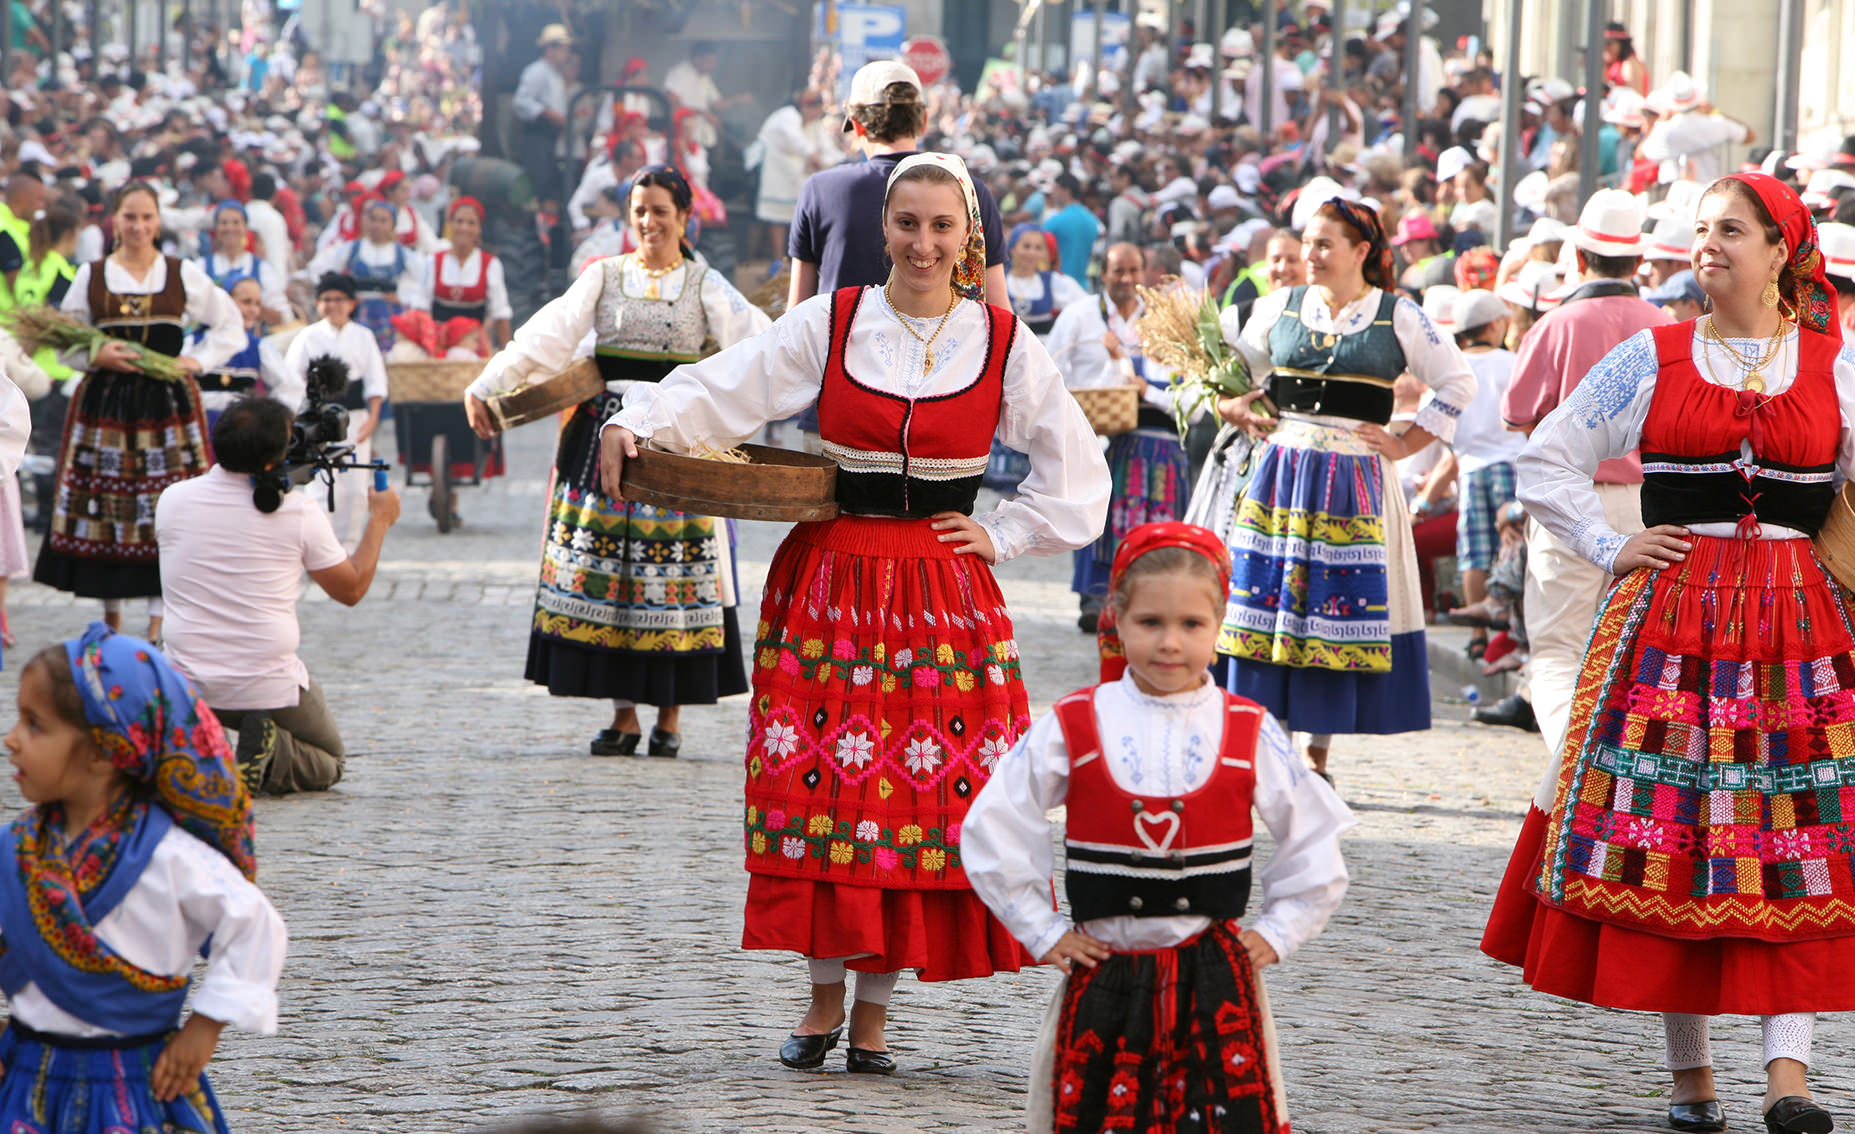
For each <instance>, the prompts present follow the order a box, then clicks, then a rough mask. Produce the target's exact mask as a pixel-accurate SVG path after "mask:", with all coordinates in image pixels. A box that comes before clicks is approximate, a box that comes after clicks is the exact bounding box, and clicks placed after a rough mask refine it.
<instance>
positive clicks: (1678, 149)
mask: <svg viewBox="0 0 1855 1134" xmlns="http://www.w3.org/2000/svg"><path fill="white" fill-rule="evenodd" d="M1745 140H1746V128H1745V127H1744V126H1743V125H1741V124H1740V123H1737V122H1734V121H1733V120H1732V119H1730V118H1727V117H1724V116H1722V115H1718V114H1702V113H1701V112H1700V111H1698V110H1690V111H1688V112H1687V113H1685V114H1677V115H1674V116H1673V117H1670V118H1664V119H1663V120H1662V121H1660V122H1657V123H1656V124H1655V129H1653V130H1651V131H1649V136H1648V137H1646V138H1644V139H1643V140H1642V149H1641V153H1642V156H1643V157H1646V158H1648V159H1649V160H1650V161H1655V162H1660V163H1662V164H1661V171H1660V175H1661V179H1662V180H1663V181H1678V180H1680V179H1681V176H1682V165H1683V164H1684V162H1685V164H1686V166H1687V174H1688V177H1689V180H1692V181H1698V182H1700V183H1701V184H1702V185H1711V184H1712V183H1713V182H1714V181H1716V180H1717V179H1719V178H1720V177H1721V176H1722V175H1723V174H1725V172H1726V152H1725V147H1726V146H1728V145H1738V144H1739V143H1741V142H1743V141H1745Z"/></svg>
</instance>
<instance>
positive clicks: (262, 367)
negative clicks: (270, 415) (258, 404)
mask: <svg viewBox="0 0 1855 1134" xmlns="http://www.w3.org/2000/svg"><path fill="white" fill-rule="evenodd" d="M258 372H259V374H260V375H261V376H262V377H263V379H264V388H265V389H266V390H268V391H269V392H270V396H271V398H272V399H274V400H276V401H279V402H282V403H283V406H284V408H285V409H287V410H289V411H290V412H291V413H297V412H299V411H301V410H302V408H303V398H304V397H305V396H306V395H307V394H308V392H309V383H308V382H307V381H306V380H305V378H304V376H303V375H301V374H299V373H297V372H296V371H293V370H291V369H290V368H289V367H288V366H287V365H285V363H284V360H283V356H282V355H281V354H278V353H277V348H276V347H275V346H273V345H272V344H271V343H270V342H269V341H268V340H266V341H265V342H262V343H259V344H258Z"/></svg>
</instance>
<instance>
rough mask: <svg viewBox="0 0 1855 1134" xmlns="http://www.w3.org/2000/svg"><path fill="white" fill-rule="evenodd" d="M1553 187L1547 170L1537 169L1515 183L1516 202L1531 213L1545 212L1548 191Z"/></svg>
mask: <svg viewBox="0 0 1855 1134" xmlns="http://www.w3.org/2000/svg"><path fill="white" fill-rule="evenodd" d="M1551 188H1552V178H1550V177H1547V176H1546V171H1545V170H1543V169H1536V170H1534V171H1533V172H1532V173H1529V174H1527V175H1526V176H1525V177H1522V178H1521V179H1520V180H1519V181H1518V182H1516V183H1515V185H1514V204H1516V205H1519V206H1520V207H1521V208H1523V209H1525V210H1526V211H1527V212H1529V213H1538V212H1543V211H1545V207H1546V193H1547V191H1548V190H1550V189H1551Z"/></svg>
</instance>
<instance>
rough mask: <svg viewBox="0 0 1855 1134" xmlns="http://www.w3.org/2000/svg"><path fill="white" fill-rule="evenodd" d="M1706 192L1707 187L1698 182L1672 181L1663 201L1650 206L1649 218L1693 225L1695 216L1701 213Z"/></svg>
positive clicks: (1663, 196)
mask: <svg viewBox="0 0 1855 1134" xmlns="http://www.w3.org/2000/svg"><path fill="white" fill-rule="evenodd" d="M1706 192H1707V187H1706V186H1705V185H1702V184H1701V183H1700V182H1698V181H1687V180H1682V181H1670V182H1669V183H1668V191H1667V192H1666V193H1664V194H1663V195H1662V199H1661V200H1660V201H1657V202H1656V203H1655V204H1653V205H1650V206H1649V210H1648V213H1649V216H1650V218H1652V219H1654V220H1661V219H1662V218H1663V217H1674V218H1676V219H1677V220H1681V221H1685V222H1687V223H1688V224H1690V225H1691V224H1693V223H1694V216H1695V214H1697V213H1699V212H1700V199H1701V197H1703V196H1705V195H1706Z"/></svg>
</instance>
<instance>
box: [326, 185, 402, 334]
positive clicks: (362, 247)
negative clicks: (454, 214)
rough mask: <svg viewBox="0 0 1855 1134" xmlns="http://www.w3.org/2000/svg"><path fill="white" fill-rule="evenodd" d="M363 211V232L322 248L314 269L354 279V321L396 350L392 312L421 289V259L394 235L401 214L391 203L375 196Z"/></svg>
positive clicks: (365, 204)
mask: <svg viewBox="0 0 1855 1134" xmlns="http://www.w3.org/2000/svg"><path fill="white" fill-rule="evenodd" d="M360 212H361V235H360V237H359V238H357V239H355V240H350V241H347V242H345V243H342V244H337V245H336V246H334V247H333V248H329V249H327V250H325V251H323V252H321V253H318V254H317V256H316V258H315V259H314V260H313V261H311V262H310V265H309V274H310V276H312V277H314V278H317V279H320V278H322V277H323V276H324V275H327V274H328V273H330V272H340V273H341V274H343V275H345V276H347V277H348V278H349V279H351V280H353V281H354V287H355V298H356V302H357V304H358V306H357V307H356V308H355V311H354V321H355V322H356V323H359V324H360V325H361V326H363V327H366V328H367V329H368V330H369V331H371V332H373V335H374V340H375V341H376V342H378V343H379V344H380V350H381V353H383V354H384V353H385V352H387V351H389V350H392V349H393V338H394V333H393V316H395V315H397V314H399V313H400V312H401V311H404V310H405V309H406V304H405V302H404V299H405V298H406V297H409V296H412V295H415V294H417V291H418V286H419V275H418V270H417V260H416V258H415V257H414V254H413V252H412V250H411V249H409V248H407V247H406V246H405V245H404V244H401V243H400V242H399V240H398V239H397V238H396V237H395V235H394V232H393V225H394V223H395V218H396V217H397V216H398V215H399V214H398V212H397V210H395V209H394V208H393V206H392V205H391V204H389V203H387V202H386V201H383V200H381V199H380V198H379V197H370V198H368V199H367V200H365V201H363V202H362V203H361V206H360Z"/></svg>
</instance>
